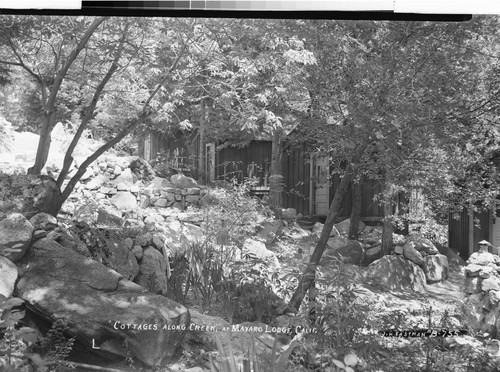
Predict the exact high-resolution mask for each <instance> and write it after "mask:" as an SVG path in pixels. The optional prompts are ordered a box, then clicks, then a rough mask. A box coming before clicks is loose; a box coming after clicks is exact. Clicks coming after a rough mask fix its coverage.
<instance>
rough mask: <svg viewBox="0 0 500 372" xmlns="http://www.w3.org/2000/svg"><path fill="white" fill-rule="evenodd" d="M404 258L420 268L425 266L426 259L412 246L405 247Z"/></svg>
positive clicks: (406, 245)
mask: <svg viewBox="0 0 500 372" xmlns="http://www.w3.org/2000/svg"><path fill="white" fill-rule="evenodd" d="M403 257H404V258H406V259H407V260H408V261H411V262H413V263H414V264H415V265H418V266H420V267H422V266H423V265H424V258H423V257H422V255H421V254H420V252H419V251H417V250H416V248H415V247H414V246H413V245H412V244H405V245H404V246H403Z"/></svg>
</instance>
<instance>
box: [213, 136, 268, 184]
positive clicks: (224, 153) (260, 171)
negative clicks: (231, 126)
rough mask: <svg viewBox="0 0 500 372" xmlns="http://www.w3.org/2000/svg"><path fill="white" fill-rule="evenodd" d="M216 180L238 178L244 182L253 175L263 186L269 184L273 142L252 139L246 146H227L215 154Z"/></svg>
mask: <svg viewBox="0 0 500 372" xmlns="http://www.w3.org/2000/svg"><path fill="white" fill-rule="evenodd" d="M215 159H216V160H215V178H216V180H227V181H229V180H231V179H233V178H236V179H237V180H238V182H242V181H243V180H244V179H245V178H247V177H249V176H250V175H252V176H253V177H257V178H258V179H259V184H260V185H261V186H263V185H267V182H268V178H269V172H270V169H271V142H269V141H252V142H250V143H249V144H248V146H245V147H226V148H223V149H220V150H218V151H217V152H216V155H215Z"/></svg>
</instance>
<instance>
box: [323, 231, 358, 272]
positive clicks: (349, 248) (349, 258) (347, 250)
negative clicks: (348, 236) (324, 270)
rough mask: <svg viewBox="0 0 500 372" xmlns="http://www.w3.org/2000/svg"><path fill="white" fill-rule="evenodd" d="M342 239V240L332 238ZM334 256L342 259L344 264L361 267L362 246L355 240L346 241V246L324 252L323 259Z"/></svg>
mask: <svg viewBox="0 0 500 372" xmlns="http://www.w3.org/2000/svg"><path fill="white" fill-rule="evenodd" d="M333 239H343V238H333ZM328 256H336V257H339V258H341V259H342V261H343V262H344V263H348V264H353V265H361V263H362V262H363V259H364V251H363V246H362V245H361V243H360V242H358V241H357V240H347V241H346V244H345V245H343V246H341V247H339V248H336V249H328V250H327V251H326V252H325V257H328Z"/></svg>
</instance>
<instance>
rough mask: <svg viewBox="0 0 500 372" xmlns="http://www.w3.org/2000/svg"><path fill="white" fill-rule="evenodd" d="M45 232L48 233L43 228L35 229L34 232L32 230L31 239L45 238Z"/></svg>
mask: <svg viewBox="0 0 500 372" xmlns="http://www.w3.org/2000/svg"><path fill="white" fill-rule="evenodd" d="M47 234H48V233H47V231H45V230H35V232H33V240H38V239H42V238H45V237H46V236H47Z"/></svg>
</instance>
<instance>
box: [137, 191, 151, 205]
mask: <svg viewBox="0 0 500 372" xmlns="http://www.w3.org/2000/svg"><path fill="white" fill-rule="evenodd" d="M150 204H151V197H150V196H149V195H145V194H142V195H140V196H139V206H140V207H141V208H147V207H149V205H150Z"/></svg>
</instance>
